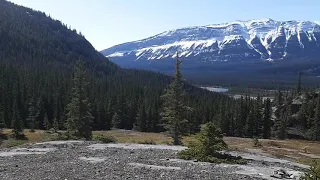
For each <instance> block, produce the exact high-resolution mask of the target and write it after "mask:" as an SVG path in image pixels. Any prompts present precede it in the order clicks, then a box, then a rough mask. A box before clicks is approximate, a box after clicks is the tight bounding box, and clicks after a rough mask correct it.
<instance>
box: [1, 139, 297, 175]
mask: <svg viewBox="0 0 320 180" xmlns="http://www.w3.org/2000/svg"><path fill="white" fill-rule="evenodd" d="M62 144H63V145H62ZM181 149H185V147H183V148H182V146H179V147H176V146H166V145H165V146H163V145H138V144H94V143H93V142H83V141H82V142H81V143H79V141H73V142H72V143H71V142H70V141H68V142H62V141H60V142H57V143H53V142H47V143H37V144H29V145H25V146H23V147H22V148H11V149H5V150H3V151H2V152H6V153H10V152H16V153H19V152H24V153H26V152H28V153H34V154H23V155H22V154H21V155H19V156H0V177H1V179H6V180H21V179H28V180H39V179H48V180H61V179H63V180H64V179H67V180H73V179H77V180H79V179H81V180H82V179H83V180H104V179H107V180H108V179H112V180H118V179H119V180H123V179H132V180H133V179H134V180H136V179H152V180H154V179H155V180H157V179H169V180H171V179H172V180H185V179H187V180H188V179H218V180H239V179H248V180H251V179H253V180H261V179H265V178H266V177H268V176H269V173H271V171H273V170H274V169H276V168H283V169H286V170H292V171H297V172H298V171H300V170H301V169H299V167H296V166H293V165H288V164H287V163H280V162H268V161H255V160H250V161H249V163H248V165H223V164H222V165H221V164H220V165H218V164H212V163H202V162H193V161H186V160H180V159H178V158H177V152H178V151H179V150H181ZM2 152H1V153H2Z"/></svg>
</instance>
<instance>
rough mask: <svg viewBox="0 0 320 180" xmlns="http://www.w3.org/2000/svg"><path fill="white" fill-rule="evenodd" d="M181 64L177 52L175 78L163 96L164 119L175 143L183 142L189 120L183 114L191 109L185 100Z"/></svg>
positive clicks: (162, 114)
mask: <svg viewBox="0 0 320 180" xmlns="http://www.w3.org/2000/svg"><path fill="white" fill-rule="evenodd" d="M180 65H181V60H180V59H179V56H178V53H177V59H176V67H175V75H174V80H173V82H172V83H171V84H170V86H169V88H168V89H167V90H166V92H165V94H164V95H163V96H162V98H163V99H164V104H163V105H164V106H163V112H162V113H161V116H162V120H163V121H164V123H165V124H166V126H165V128H166V129H167V130H169V133H170V135H171V136H172V138H173V144H175V145H179V144H181V138H182V134H183V133H184V132H186V131H187V129H186V127H187V124H188V120H187V119H185V118H184V116H183V114H184V113H185V112H187V111H188V110H190V108H189V107H187V106H185V104H184V102H183V95H184V90H183V80H182V74H181V72H180Z"/></svg>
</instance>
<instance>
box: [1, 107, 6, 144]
mask: <svg viewBox="0 0 320 180" xmlns="http://www.w3.org/2000/svg"><path fill="white" fill-rule="evenodd" d="M5 127H6V125H5V122H4V112H3V108H2V106H1V105H0V144H1V139H2V138H3V129H4V128H5Z"/></svg>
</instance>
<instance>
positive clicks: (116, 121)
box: [112, 113, 121, 129]
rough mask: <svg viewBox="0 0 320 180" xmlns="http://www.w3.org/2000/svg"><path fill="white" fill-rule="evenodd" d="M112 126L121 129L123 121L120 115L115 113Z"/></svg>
mask: <svg viewBox="0 0 320 180" xmlns="http://www.w3.org/2000/svg"><path fill="white" fill-rule="evenodd" d="M112 126H113V127H114V128H116V129H119V128H120V127H121V119H120V116H119V115H118V113H114V115H113V116H112Z"/></svg>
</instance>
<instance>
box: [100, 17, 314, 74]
mask: <svg viewBox="0 0 320 180" xmlns="http://www.w3.org/2000/svg"><path fill="white" fill-rule="evenodd" d="M177 52H179V55H180V57H181V58H182V60H183V61H184V64H183V68H185V72H190V71H193V72H196V73H197V75H198V73H206V72H209V71H210V72H213V71H215V72H216V71H221V72H222V71H223V72H225V71H228V72H229V71H237V73H238V72H239V71H240V69H241V68H242V70H241V71H242V72H248V71H252V70H254V71H256V72H260V70H261V69H263V70H266V69H268V70H269V71H272V72H273V73H274V72H279V71H287V69H288V68H287V67H289V69H291V70H294V71H297V69H302V70H306V71H308V72H311V71H312V72H314V71H315V70H314V69H316V70H317V71H318V70H319V74H320V68H319V67H320V25H319V24H318V23H317V22H311V21H275V20H272V19H261V20H249V21H235V22H232V23H224V24H212V25H206V26H196V27H187V28H181V29H175V30H171V31H165V32H163V33H160V34H158V35H155V36H152V37H149V38H146V39H142V40H139V41H133V42H128V43H124V44H120V45H116V46H113V47H111V48H108V49H105V50H103V51H101V53H102V54H103V55H105V56H106V57H108V58H109V59H110V60H111V61H113V62H115V63H117V64H119V65H120V66H122V67H127V68H142V69H153V70H157V71H162V72H164V71H166V70H168V68H170V67H173V62H174V61H172V59H173V57H175V56H176V53H177ZM270 66H272V68H281V70H274V69H273V70H270V69H271V68H270ZM286 68H287V69H286ZM170 69H172V68H170ZM186 69H187V70H186ZM259 69H260V70H259ZM292 72H293V71H292Z"/></svg>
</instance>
